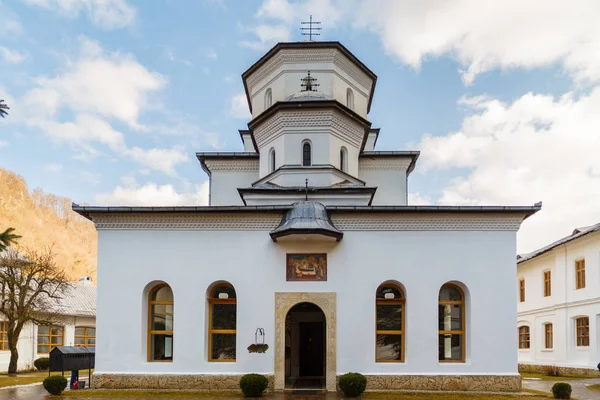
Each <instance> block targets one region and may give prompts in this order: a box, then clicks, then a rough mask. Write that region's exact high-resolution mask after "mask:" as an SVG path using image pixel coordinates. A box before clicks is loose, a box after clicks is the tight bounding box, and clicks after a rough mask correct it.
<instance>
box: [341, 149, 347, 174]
mask: <svg viewBox="0 0 600 400" xmlns="http://www.w3.org/2000/svg"><path fill="white" fill-rule="evenodd" d="M347 163H348V150H346V148H345V147H342V148H341V149H340V169H341V170H342V171H344V172H348V164H347Z"/></svg>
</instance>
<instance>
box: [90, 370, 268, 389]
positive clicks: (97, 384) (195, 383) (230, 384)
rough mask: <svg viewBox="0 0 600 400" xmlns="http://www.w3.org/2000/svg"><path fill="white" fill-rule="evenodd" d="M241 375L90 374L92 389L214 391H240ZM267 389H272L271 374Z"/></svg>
mask: <svg viewBox="0 0 600 400" xmlns="http://www.w3.org/2000/svg"><path fill="white" fill-rule="evenodd" d="M242 376H243V375H196V374H193V375H192V374H172V375H171V374H169V375H163V374H102V373H94V374H93V375H92V385H93V387H94V389H170V390H174V389H186V390H206V391H215V392H228V391H236V392H239V391H240V379H241V378H242ZM266 377H267V379H268V380H269V387H268V388H267V390H268V391H272V390H273V375H266Z"/></svg>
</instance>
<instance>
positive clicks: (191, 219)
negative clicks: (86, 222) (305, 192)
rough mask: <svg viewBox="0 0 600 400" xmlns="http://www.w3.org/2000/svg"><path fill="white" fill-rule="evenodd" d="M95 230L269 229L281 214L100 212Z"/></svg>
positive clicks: (275, 224)
mask: <svg viewBox="0 0 600 400" xmlns="http://www.w3.org/2000/svg"><path fill="white" fill-rule="evenodd" d="M93 219H94V223H95V225H96V229H98V230H100V229H157V230H160V229H174V230H185V229H190V230H216V231H217V230H221V231H235V230H242V231H243V230H248V231H270V230H273V229H275V228H276V227H277V225H279V222H280V221H281V213H264V214H263V213H260V214H258V213H248V214H240V213H230V214H228V213H214V214H212V213H211V214H191V213H190V214H186V213H165V214H158V213H157V214H136V213H131V214H97V215H94V217H93Z"/></svg>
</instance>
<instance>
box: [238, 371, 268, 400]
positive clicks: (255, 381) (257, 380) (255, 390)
mask: <svg viewBox="0 0 600 400" xmlns="http://www.w3.org/2000/svg"><path fill="white" fill-rule="evenodd" d="M267 386H269V380H268V379H267V377H265V376H263V375H259V374H247V375H244V376H242V379H240V388H241V389H242V392H244V395H245V396H246V397H260V395H261V394H262V392H264V390H265V389H266V388H267Z"/></svg>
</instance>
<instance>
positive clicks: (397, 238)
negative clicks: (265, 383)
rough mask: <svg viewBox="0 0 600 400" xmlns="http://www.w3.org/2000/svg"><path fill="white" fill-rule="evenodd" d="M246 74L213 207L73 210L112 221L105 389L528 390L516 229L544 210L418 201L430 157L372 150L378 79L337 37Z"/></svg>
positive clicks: (101, 368) (102, 287)
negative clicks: (257, 383)
mask: <svg viewBox="0 0 600 400" xmlns="http://www.w3.org/2000/svg"><path fill="white" fill-rule="evenodd" d="M242 78H243V82H244V86H245V89H246V94H247V97H248V103H249V107H250V110H251V112H252V120H251V121H250V122H249V124H248V129H245V130H241V131H240V135H241V139H242V142H243V147H244V149H243V152H225V153H197V157H198V159H199V161H200V165H201V167H202V169H203V170H204V171H205V172H206V173H207V174H208V176H209V177H210V205H209V206H201V207H194V206H190V207H94V206H78V205H74V210H75V211H77V212H79V213H80V214H82V215H84V216H86V217H88V218H89V219H91V220H92V221H93V222H94V223H95V225H96V228H97V229H98V240H99V246H98V254H99V255H98V287H99V291H98V306H97V307H98V308H97V326H98V331H97V336H98V345H97V352H96V369H95V385H96V387H101V388H140V387H144V388H203V389H209V390H214V389H231V390H235V389H238V388H239V386H238V382H239V378H240V376H241V375H243V374H246V373H260V374H265V375H266V376H268V377H269V380H270V384H271V387H272V388H273V389H275V390H285V389H325V390H329V391H333V390H336V384H337V383H336V382H337V377H338V376H339V375H341V374H344V373H346V372H360V373H362V374H364V375H366V376H367V378H368V386H367V388H368V389H429V390H493V391H517V390H519V389H520V387H521V379H520V376H519V375H518V372H517V352H516V349H517V345H518V343H517V337H516V335H515V333H514V332H515V320H516V317H517V315H516V307H515V304H514V301H511V300H510V299H515V298H516V296H517V290H516V287H515V285H514V282H515V279H516V270H515V256H514V255H515V253H516V232H517V230H518V229H519V226H520V224H521V223H522V221H523V220H524V219H525V218H527V217H528V216H530V215H532V214H534V213H535V212H537V211H538V210H539V209H540V205H534V206H512V207H505V206H489V207H484V206H472V207H458V206H456V207H452V206H418V205H416V206H413V205H408V204H407V180H408V177H409V175H410V173H411V172H412V171H413V169H414V168H415V165H416V161H417V158H418V156H419V153H418V152H415V151H377V150H376V149H375V146H376V142H377V138H378V136H379V134H380V131H379V129H374V128H373V127H372V126H371V122H369V121H368V119H367V116H368V113H369V110H370V106H371V102H372V100H373V95H374V90H375V83H376V80H377V77H376V75H375V74H374V73H373V72H372V71H371V70H370V69H368V68H367V67H366V66H365V65H364V64H363V63H362V62H361V61H360V60H358V59H357V58H356V57H355V56H354V55H353V54H352V53H351V52H350V51H348V50H347V49H346V48H345V47H344V46H343V45H341V44H340V43H338V42H297V43H279V44H278V45H276V46H275V47H274V48H273V49H271V50H270V51H269V52H268V53H267V54H265V55H264V56H263V57H262V58H261V59H260V60H258V61H257V62H256V63H255V64H254V65H252V66H251V67H250V68H249V69H248V70H247V71H246V72H244V74H243V75H242ZM390 134H391V133H390ZM263 344H266V345H267V346H268V349H266V351H265V352H262V353H261V352H250V350H253V351H254V350H256V349H260V350H264V349H265V347H266V346H263ZM251 345H254V346H252V347H251ZM249 347H250V349H249Z"/></svg>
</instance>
